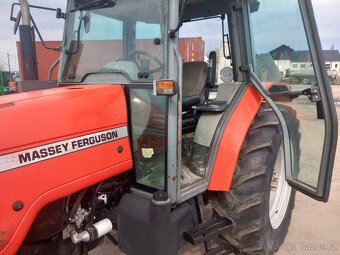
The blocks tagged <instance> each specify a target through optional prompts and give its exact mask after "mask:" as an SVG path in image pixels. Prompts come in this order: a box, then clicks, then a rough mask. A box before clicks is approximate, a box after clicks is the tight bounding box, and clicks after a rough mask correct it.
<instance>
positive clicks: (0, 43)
mask: <svg viewBox="0 0 340 255" xmlns="http://www.w3.org/2000/svg"><path fill="white" fill-rule="evenodd" d="M260 1H263V2H266V1H268V0H260ZM277 1H278V2H285V1H282V0H277ZM12 2H14V1H13V0H0V31H1V32H0V66H1V67H3V68H4V69H5V70H8V57H7V56H8V55H9V59H10V66H11V69H12V70H17V69H18V64H17V56H16V55H17V53H16V46H15V41H17V40H18V39H19V35H18V34H17V35H14V33H13V25H14V22H12V21H10V20H9V16H10V10H11V4H12ZM312 2H313V6H314V12H315V16H316V21H317V25H318V29H319V34H320V38H321V43H322V46H323V49H330V48H331V47H332V45H334V48H335V49H340V25H339V24H340V1H339V0H312ZM29 3H30V4H31V5H42V6H48V7H52V8H61V9H62V10H63V11H65V7H66V0H29ZM17 10H18V9H15V11H14V13H15V16H16V13H17ZM32 16H33V17H34V19H35V21H36V23H37V26H38V27H39V29H40V31H41V34H42V35H43V37H44V39H45V40H61V38H62V30H63V22H64V20H58V19H56V18H54V17H55V14H54V13H52V12H49V11H42V10H38V11H35V10H33V11H32ZM287 20H289V17H288V18H287ZM265 22H267V23H272V22H273V21H270V22H268V21H265ZM268 47H269V46H268Z"/></svg>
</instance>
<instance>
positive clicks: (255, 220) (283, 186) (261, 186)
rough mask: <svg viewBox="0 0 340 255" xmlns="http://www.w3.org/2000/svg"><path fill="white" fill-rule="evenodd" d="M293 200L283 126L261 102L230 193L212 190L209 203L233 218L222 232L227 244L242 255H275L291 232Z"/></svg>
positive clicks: (216, 210) (220, 212) (243, 148)
mask: <svg viewBox="0 0 340 255" xmlns="http://www.w3.org/2000/svg"><path fill="white" fill-rule="evenodd" d="M289 109H290V111H294V110H292V109H291V108H289ZM294 112H295V111H294ZM293 117H294V118H295V117H296V114H295V115H294V114H293ZM294 122H295V123H298V121H297V120H296V119H295V120H294ZM294 201H295V191H294V190H293V189H291V187H290V186H289V185H288V183H287V182H286V180H285V164H284V150H283V134H282V130H281V126H280V123H279V120H278V118H277V116H276V114H275V113H274V111H273V110H272V109H271V108H269V107H268V106H266V105H263V106H261V108H260V110H259V111H258V113H257V115H256V117H255V119H254V122H253V124H252V125H251V127H250V129H249V131H248V134H247V137H246V139H245V142H244V144H243V147H242V150H241V153H240V156H239V160H238V163H237V167H236V169H235V173H234V177H233V181H232V185H231V188H230V192H213V193H212V194H211V197H210V202H211V204H212V206H213V209H214V211H215V212H216V213H217V214H218V215H220V216H222V217H226V218H229V219H230V220H231V221H232V222H233V229H232V230H231V231H229V232H228V233H226V234H224V235H223V237H224V238H225V239H226V240H227V241H228V242H230V243H231V244H232V245H233V246H235V247H236V248H238V249H239V250H240V251H241V252H242V253H243V254H264V255H271V254H274V252H275V251H276V250H278V248H279V247H280V245H281V244H282V243H283V241H284V239H285V236H286V234H287V232H288V228H289V225H290V220H291V216H292V211H293V208H294Z"/></svg>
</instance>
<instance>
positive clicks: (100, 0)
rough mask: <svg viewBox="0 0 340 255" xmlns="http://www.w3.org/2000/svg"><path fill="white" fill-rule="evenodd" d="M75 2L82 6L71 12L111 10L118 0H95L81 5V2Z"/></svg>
mask: <svg viewBox="0 0 340 255" xmlns="http://www.w3.org/2000/svg"><path fill="white" fill-rule="evenodd" d="M75 2H76V6H79V5H80V6H79V7H77V8H74V9H72V10H70V12H75V11H86V10H93V9H102V8H109V7H114V6H115V5H116V0H94V1H91V2H89V3H86V4H81V1H79V0H78V1H75Z"/></svg>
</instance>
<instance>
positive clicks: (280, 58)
mask: <svg viewBox="0 0 340 255" xmlns="http://www.w3.org/2000/svg"><path fill="white" fill-rule="evenodd" d="M293 52H294V50H293V49H292V48H291V47H289V46H287V45H285V44H283V45H281V46H280V47H277V48H276V49H274V50H272V51H271V52H269V53H270V55H271V56H272V58H273V60H274V62H275V64H276V66H277V68H278V69H279V71H280V73H281V75H282V77H285V76H286V72H287V70H288V69H289V68H290V60H291V57H292V53H293Z"/></svg>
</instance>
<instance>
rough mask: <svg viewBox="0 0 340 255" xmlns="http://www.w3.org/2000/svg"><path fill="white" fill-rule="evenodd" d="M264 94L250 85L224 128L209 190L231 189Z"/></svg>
mask: <svg viewBox="0 0 340 255" xmlns="http://www.w3.org/2000/svg"><path fill="white" fill-rule="evenodd" d="M262 100H263V98H262V96H261V95H260V93H259V92H258V91H257V90H256V89H255V88H254V86H253V85H249V86H248V88H247V89H246V91H245V93H244V94H243V96H242V98H241V100H240V101H239V103H238V104H237V106H236V108H235V110H234V112H233V113H232V115H231V117H230V119H229V121H228V122H227V124H226V125H225V126H224V127H222V128H224V131H223V135H222V138H221V139H220V141H219V144H218V146H217V154H216V157H215V161H214V164H213V167H212V173H211V178H210V182H209V185H208V190H211V191H229V190H230V186H231V182H232V179H233V175H234V170H235V167H236V164H237V160H238V157H239V154H240V151H241V148H242V145H243V142H244V139H245V137H246V135H247V132H248V129H249V127H250V125H251V123H252V122H253V120H254V118H255V115H256V113H257V111H258V109H259V108H260V105H261V103H262Z"/></svg>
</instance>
